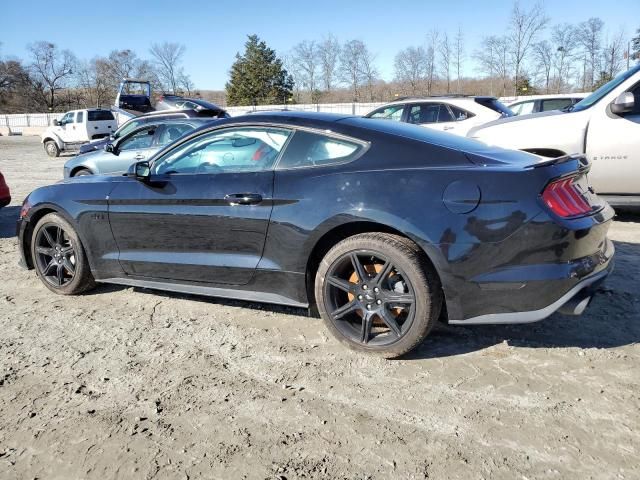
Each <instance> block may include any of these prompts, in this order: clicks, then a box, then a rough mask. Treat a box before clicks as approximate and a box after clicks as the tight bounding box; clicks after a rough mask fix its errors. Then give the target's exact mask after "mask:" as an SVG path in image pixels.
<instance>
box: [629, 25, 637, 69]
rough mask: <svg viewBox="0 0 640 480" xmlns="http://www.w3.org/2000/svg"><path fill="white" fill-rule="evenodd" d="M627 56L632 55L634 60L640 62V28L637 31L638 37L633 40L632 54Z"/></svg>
mask: <svg viewBox="0 0 640 480" xmlns="http://www.w3.org/2000/svg"><path fill="white" fill-rule="evenodd" d="M627 55H631V59H632V60H634V59H635V60H638V61H640V28H639V29H638V30H636V36H635V37H633V38H632V39H631V52H629V53H628V54H627Z"/></svg>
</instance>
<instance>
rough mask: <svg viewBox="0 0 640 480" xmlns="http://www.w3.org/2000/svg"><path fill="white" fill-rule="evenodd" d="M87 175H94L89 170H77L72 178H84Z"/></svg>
mask: <svg viewBox="0 0 640 480" xmlns="http://www.w3.org/2000/svg"><path fill="white" fill-rule="evenodd" d="M85 175H93V174H92V173H91V170H88V169H86V168H81V169H80V170H77V171H76V172H75V173H74V174H73V175H72V177H83V176H85Z"/></svg>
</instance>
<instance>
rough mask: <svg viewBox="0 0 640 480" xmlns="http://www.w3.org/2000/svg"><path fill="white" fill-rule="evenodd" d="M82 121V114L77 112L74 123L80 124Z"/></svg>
mask: <svg viewBox="0 0 640 480" xmlns="http://www.w3.org/2000/svg"><path fill="white" fill-rule="evenodd" d="M83 121H84V112H78V114H77V115H76V123H82V122H83Z"/></svg>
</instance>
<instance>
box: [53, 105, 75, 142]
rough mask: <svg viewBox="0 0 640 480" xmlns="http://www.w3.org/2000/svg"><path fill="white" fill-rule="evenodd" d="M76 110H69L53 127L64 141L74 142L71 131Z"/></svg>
mask: <svg viewBox="0 0 640 480" xmlns="http://www.w3.org/2000/svg"><path fill="white" fill-rule="evenodd" d="M75 115H76V112H67V113H65V114H64V116H63V117H62V118H61V119H60V121H59V122H58V125H57V126H56V127H55V128H54V129H53V130H54V132H55V133H56V134H57V135H58V136H59V137H60V138H61V139H62V141H63V142H72V141H73V140H72V138H73V137H72V135H71V132H72V131H73V129H72V126H73V123H74V122H75Z"/></svg>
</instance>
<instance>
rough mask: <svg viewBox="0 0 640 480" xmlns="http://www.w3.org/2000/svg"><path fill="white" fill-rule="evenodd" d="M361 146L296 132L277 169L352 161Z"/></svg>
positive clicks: (304, 132) (302, 131)
mask: <svg viewBox="0 0 640 480" xmlns="http://www.w3.org/2000/svg"><path fill="white" fill-rule="evenodd" d="M361 149H362V145H360V144H359V143H355V142H349V141H346V140H342V139H337V138H333V137H328V136H326V135H321V134H318V133H312V132H306V131H304V130H298V131H297V132H296V133H295V134H294V135H293V138H292V139H291V141H290V142H289V145H288V146H287V149H286V150H285V152H284V154H283V155H282V158H281V159H280V162H279V163H278V168H279V169H285V168H300V167H314V166H322V165H333V164H337V163H344V162H348V161H349V160H352V159H353V158H354V157H355V156H356V155H357V154H358V153H359V151H360V150H361Z"/></svg>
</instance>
